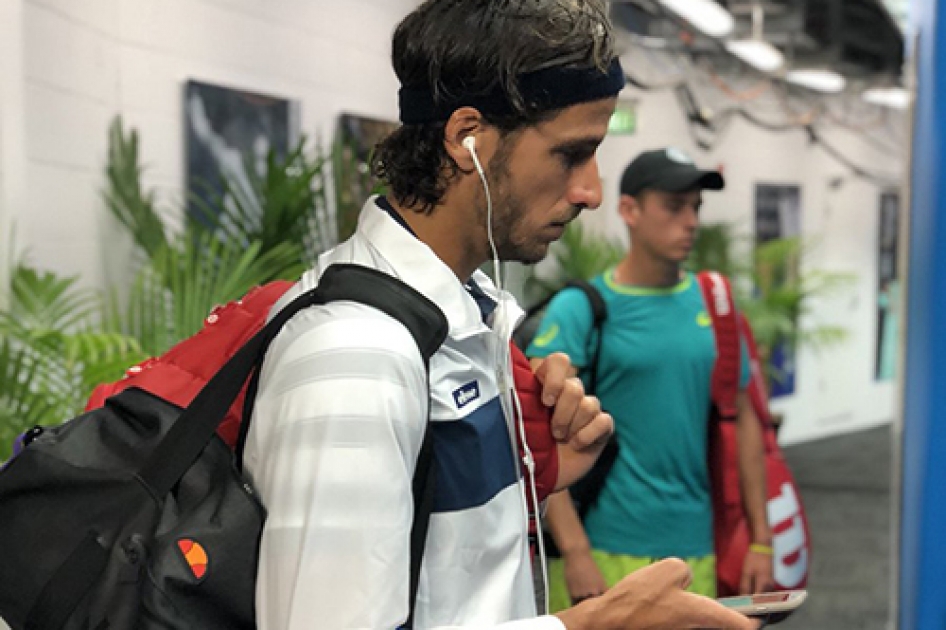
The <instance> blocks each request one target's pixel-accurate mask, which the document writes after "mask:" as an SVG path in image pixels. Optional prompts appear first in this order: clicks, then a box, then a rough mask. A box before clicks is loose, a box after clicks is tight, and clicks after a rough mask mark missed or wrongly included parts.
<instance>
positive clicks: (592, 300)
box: [565, 280, 608, 393]
mask: <svg viewBox="0 0 946 630" xmlns="http://www.w3.org/2000/svg"><path fill="white" fill-rule="evenodd" d="M565 286H566V287H574V288H576V289H579V290H580V291H581V292H582V293H584V294H585V297H587V298H588V303H589V304H590V305H591V325H592V331H593V332H594V333H596V335H597V337H596V339H595V349H594V353H593V354H592V356H591V361H590V362H589V365H588V373H589V374H588V380H589V386H588V390H589V393H594V392H595V391H596V390H597V389H598V359H599V358H600V356H601V338H602V336H603V335H602V327H603V326H604V322H605V320H606V319H607V318H608V307H607V305H605V303H604V297H603V296H602V295H601V292H600V291H599V290H598V289H597V288H595V286H594V285H593V284H591V283H590V282H586V281H585V280H569V281H568V282H566V283H565Z"/></svg>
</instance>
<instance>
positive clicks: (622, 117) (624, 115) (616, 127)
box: [608, 101, 637, 136]
mask: <svg viewBox="0 0 946 630" xmlns="http://www.w3.org/2000/svg"><path fill="white" fill-rule="evenodd" d="M635 131H637V103H634V102H628V101H621V102H619V103H618V105H617V107H616V108H615V109H614V114H613V115H612V116H611V121H610V122H609V123H608V133H612V134H616V135H626V136H629V135H631V134H633V133H634V132H635Z"/></svg>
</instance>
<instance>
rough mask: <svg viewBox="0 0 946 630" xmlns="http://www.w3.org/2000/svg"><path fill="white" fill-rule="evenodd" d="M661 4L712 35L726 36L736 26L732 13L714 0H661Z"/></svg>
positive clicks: (702, 31) (696, 27)
mask: <svg viewBox="0 0 946 630" xmlns="http://www.w3.org/2000/svg"><path fill="white" fill-rule="evenodd" d="M660 4H661V5H663V6H664V7H665V8H667V9H669V10H670V11H672V12H674V13H676V14H677V15H678V16H679V17H681V18H683V19H684V20H686V21H687V22H689V23H690V24H691V25H692V26H693V28H695V29H697V30H698V31H700V32H701V33H704V34H706V35H709V36H710V37H726V36H727V35H729V34H730V33H732V31H733V28H734V26H735V20H733V16H732V14H731V13H730V12H729V11H727V10H726V9H724V8H723V7H722V6H720V5H719V4H718V3H716V2H714V1H713V0H660Z"/></svg>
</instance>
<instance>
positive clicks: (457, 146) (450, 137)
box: [443, 107, 486, 173]
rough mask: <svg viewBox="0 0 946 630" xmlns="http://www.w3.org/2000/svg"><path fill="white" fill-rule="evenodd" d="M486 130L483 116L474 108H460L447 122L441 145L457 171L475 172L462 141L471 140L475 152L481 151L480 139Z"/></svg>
mask: <svg viewBox="0 0 946 630" xmlns="http://www.w3.org/2000/svg"><path fill="white" fill-rule="evenodd" d="M485 128H486V121H485V120H484V119H483V114H481V113H480V111H479V110H478V109H476V108H475V107H461V108H459V109H458V110H456V111H455V112H453V114H451V116H450V118H449V119H448V120H447V124H446V126H445V127H444V130H443V145H444V148H445V149H446V151H447V155H449V156H450V157H451V158H452V159H453V161H454V162H456V164H457V166H458V167H459V169H460V170H461V171H462V172H464V173H471V172H473V171H474V170H476V167H475V166H474V164H473V156H472V155H471V153H470V149H469V148H468V146H467V145H464V140H466V139H467V138H473V139H474V142H475V145H476V148H477V150H479V149H481V146H480V145H481V142H480V137H482V135H483V131H484V130H485Z"/></svg>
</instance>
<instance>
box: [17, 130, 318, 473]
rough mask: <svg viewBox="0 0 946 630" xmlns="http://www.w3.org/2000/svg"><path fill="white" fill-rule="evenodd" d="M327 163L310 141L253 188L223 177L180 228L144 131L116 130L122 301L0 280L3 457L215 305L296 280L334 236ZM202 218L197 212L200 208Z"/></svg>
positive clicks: (27, 278) (111, 179)
mask: <svg viewBox="0 0 946 630" xmlns="http://www.w3.org/2000/svg"><path fill="white" fill-rule="evenodd" d="M325 164H326V160H325V159H323V158H322V157H320V156H319V155H316V157H315V158H310V157H309V155H308V153H307V152H306V150H305V142H304V141H302V142H300V143H299V145H298V146H297V147H295V148H294V149H293V150H292V151H290V152H289V154H288V155H287V156H286V157H285V158H283V159H277V158H276V157H275V156H274V155H273V154H270V155H269V156H268V158H267V163H266V165H267V168H266V171H265V172H264V173H254V172H253V171H252V169H247V172H249V173H252V175H251V177H250V186H249V188H246V187H241V186H237V185H236V184H235V183H234V182H233V181H232V180H230V179H229V178H227V177H226V175H225V177H224V179H225V184H224V190H223V192H222V193H220V194H219V195H217V196H216V197H211V198H210V201H209V202H203V203H202V204H201V203H194V204H192V205H191V208H190V209H188V210H185V211H184V212H183V214H184V218H185V220H184V221H181V222H180V226H179V227H175V225H173V224H172V223H171V222H169V221H168V220H167V219H166V218H165V217H167V216H173V215H175V214H177V215H178V216H180V215H181V214H182V213H181V212H178V213H174V212H170V211H168V209H164V208H159V207H158V203H157V196H156V195H155V193H154V192H153V191H152V190H149V189H147V188H145V187H144V186H143V185H142V175H143V172H144V168H143V167H142V165H141V162H140V159H139V140H138V134H137V132H136V131H134V130H129V131H126V130H125V129H124V127H123V126H122V123H121V120H119V119H116V120H115V121H114V123H113V124H112V126H111V128H110V130H109V151H108V163H107V167H106V188H105V190H104V195H103V196H104V199H105V205H106V207H107V208H108V209H109V211H110V212H111V214H112V215H113V216H114V217H115V218H116V219H117V220H118V222H119V223H120V224H121V225H122V226H124V227H125V228H126V230H127V232H128V234H129V235H130V237H131V239H132V241H133V242H134V244H135V245H136V257H135V258H136V259H135V260H134V261H133V264H134V267H135V270H136V273H135V277H134V281H133V283H132V285H131V287H130V290H129V291H128V292H127V293H128V295H127V296H126V297H125V299H120V298H119V297H118V292H117V291H114V290H112V291H111V292H110V293H109V295H108V297H107V299H106V298H103V296H102V295H101V294H100V293H98V292H95V291H92V290H88V289H83V288H80V287H79V286H78V284H77V282H78V279H77V278H62V277H59V276H57V275H55V274H52V273H49V272H39V271H37V270H35V269H32V268H30V267H29V266H27V265H25V264H19V265H16V266H15V267H14V269H13V272H12V276H11V278H12V280H11V284H10V286H9V287H0V291H4V293H6V292H7V291H8V292H9V295H8V296H7V295H4V298H5V299H3V300H2V301H0V303H2V304H4V308H3V309H2V310H0V461H2V460H3V459H5V458H6V457H7V456H8V455H9V452H10V445H11V443H12V441H13V439H14V438H15V436H16V435H18V434H19V433H21V432H23V431H24V430H25V429H27V428H29V427H31V426H33V425H36V424H49V423H51V422H56V421H59V420H62V419H66V418H70V417H73V416H75V415H76V414H77V413H78V412H79V411H80V410H81V408H82V407H83V406H84V405H85V402H86V400H87V399H88V397H89V394H90V392H91V390H92V389H93V388H94V386H95V385H97V384H99V383H102V382H107V381H112V380H115V379H117V378H119V377H120V376H121V375H122V373H123V371H124V370H125V368H127V367H128V366H129V365H132V364H134V363H137V362H139V361H141V360H142V359H144V358H145V357H147V356H149V355H157V354H160V353H163V352H164V351H165V350H167V349H168V348H169V347H170V346H171V345H173V344H174V343H176V342H177V341H179V340H181V339H183V338H185V337H187V336H190V335H191V334H193V333H195V332H196V331H197V330H199V329H200V327H201V326H202V325H203V322H204V318H205V317H206V316H207V314H208V312H210V311H211V310H212V309H213V307H214V306H215V305H217V304H222V303H225V302H228V301H231V300H234V299H237V298H239V297H240V296H242V295H244V294H245V293H246V292H247V291H248V290H249V289H250V288H251V287H253V286H254V285H258V284H263V283H266V282H269V281H271V280H274V279H294V278H296V277H298V275H299V274H300V273H301V272H302V270H303V269H304V268H305V267H306V263H307V262H309V261H311V260H313V259H314V258H315V257H316V256H317V255H318V253H320V252H321V251H323V250H324V249H325V248H327V247H328V246H330V245H332V244H334V242H335V238H336V236H335V232H334V230H331V229H328V227H327V222H328V221H327V216H328V211H327V205H326V203H327V200H326V194H327V193H326V191H327V190H328V187H327V185H326V184H327V183H328V182H327V177H328V171H327V170H326V169H325V168H324V167H325ZM198 215H199V216H198Z"/></svg>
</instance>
